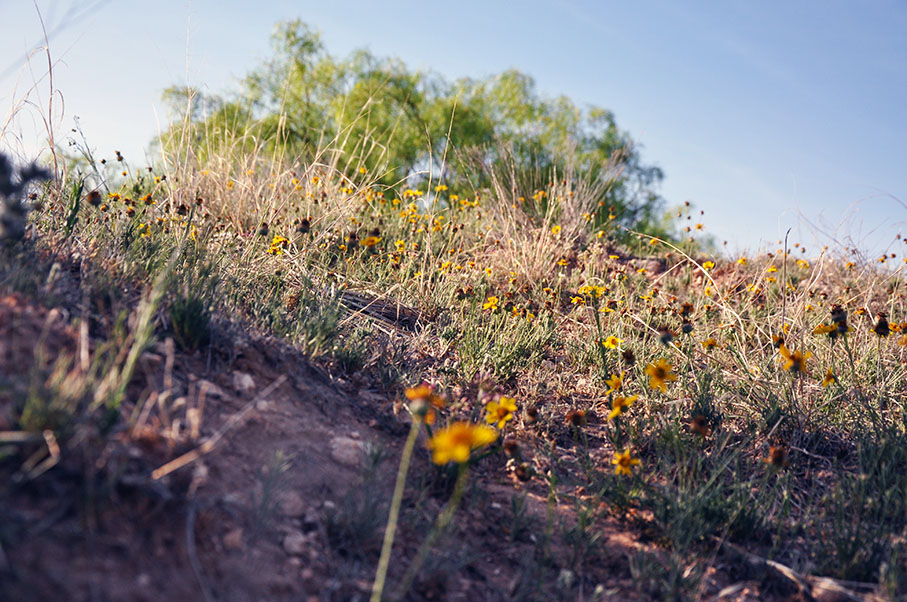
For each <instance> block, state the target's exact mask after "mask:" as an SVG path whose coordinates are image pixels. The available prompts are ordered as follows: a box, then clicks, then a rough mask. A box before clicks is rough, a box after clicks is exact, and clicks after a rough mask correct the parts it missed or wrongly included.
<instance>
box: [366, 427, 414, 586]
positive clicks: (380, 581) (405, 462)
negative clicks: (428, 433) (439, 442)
mask: <svg viewBox="0 0 907 602" xmlns="http://www.w3.org/2000/svg"><path fill="white" fill-rule="evenodd" d="M421 424H422V420H421V419H420V418H418V417H416V416H413V423H412V426H411V427H410V429H409V437H407V439H406V444H405V445H404V446H403V457H402V458H400V469H399V470H398V471H397V483H396V485H395V487H394V497H393V498H392V499H391V508H390V514H389V515H388V517H387V529H385V531H384V544H383V545H382V546H381V558H380V559H379V560H378V570H377V571H376V572H375V583H374V584H373V585H372V597H371V599H370V600H371V602H381V594H382V593H383V592H384V582H385V580H386V579H387V569H388V567H389V566H390V560H391V550H392V549H393V547H394V536H395V535H396V533H397V519H398V518H399V516H400V505H401V504H402V502H403V490H404V488H405V487H406V473H407V472H409V462H410V460H412V457H413V447H415V445H416V437H417V436H418V435H419V427H420V426H421Z"/></svg>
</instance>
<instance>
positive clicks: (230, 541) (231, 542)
mask: <svg viewBox="0 0 907 602" xmlns="http://www.w3.org/2000/svg"><path fill="white" fill-rule="evenodd" d="M224 547H225V548H227V549H228V550H241V549H242V548H243V539H242V527H236V528H235V529H233V530H232V531H229V532H228V533H227V534H226V535H224Z"/></svg>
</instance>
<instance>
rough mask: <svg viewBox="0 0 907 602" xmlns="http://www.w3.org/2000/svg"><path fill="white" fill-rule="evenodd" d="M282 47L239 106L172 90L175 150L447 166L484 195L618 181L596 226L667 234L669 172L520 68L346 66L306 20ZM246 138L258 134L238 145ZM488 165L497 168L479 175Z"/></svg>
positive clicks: (376, 61)
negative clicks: (477, 71)
mask: <svg viewBox="0 0 907 602" xmlns="http://www.w3.org/2000/svg"><path fill="white" fill-rule="evenodd" d="M272 43H273V49H274V54H273V57H272V58H271V59H270V60H268V61H267V62H265V63H264V64H263V65H261V66H260V67H259V68H257V69H255V70H254V71H253V72H252V73H250V74H249V75H248V76H247V77H246V78H245V79H244V81H243V83H242V89H241V90H240V92H239V93H237V94H235V95H233V96H232V97H231V98H230V99H229V100H224V99H221V98H217V97H203V96H201V95H199V94H198V93H197V91H194V90H190V89H185V88H171V89H169V90H168V91H167V92H165V98H166V99H168V100H169V101H170V103H171V104H172V105H173V106H175V107H179V108H181V111H182V114H184V115H185V116H186V119H185V120H183V121H182V122H181V123H180V124H178V125H177V126H176V127H175V128H172V129H171V131H170V132H168V134H167V136H165V139H164V141H163V142H164V144H165V145H166V144H168V143H173V142H174V141H175V140H177V139H178V138H176V137H177V136H181V137H182V138H179V139H182V140H185V136H186V132H187V130H188V132H189V133H190V138H189V139H190V140H192V142H193V144H194V145H196V147H197V148H196V149H195V150H196V152H197V153H198V154H199V155H201V156H204V155H206V154H210V153H214V152H217V151H218V150H219V147H220V146H221V145H223V144H225V143H228V142H229V143H230V144H231V145H232V148H236V147H237V145H238V146H239V147H240V148H242V146H243V144H249V145H253V144H256V145H261V144H265V145H266V146H267V147H269V148H270V149H273V150H281V151H285V152H287V153H289V154H290V155H291V156H294V157H299V158H301V159H303V160H312V159H314V158H319V159H322V160H324V159H325V156H326V155H327V157H328V158H329V159H330V161H332V162H333V163H332V164H333V165H335V166H336V167H338V168H339V169H341V170H343V171H346V172H349V173H354V172H355V171H356V170H358V169H359V168H361V167H364V168H366V169H367V170H368V171H369V172H370V173H371V174H374V176H375V177H376V178H377V179H378V180H379V182H380V183H381V184H383V185H387V186H394V185H397V184H399V183H401V182H402V181H404V180H405V179H407V178H416V179H418V178H424V177H425V174H426V173H431V174H432V175H433V177H435V178H437V177H438V175H439V174H441V173H442V167H443V177H444V180H445V183H447V184H448V185H449V186H450V187H451V189H453V188H455V187H461V188H472V189H476V190H478V189H482V188H484V187H486V186H488V184H489V182H488V178H489V175H488V174H489V173H493V172H494V170H496V169H497V170H510V171H511V172H515V173H516V178H515V180H516V183H517V185H518V187H519V188H520V190H519V194H523V195H526V196H529V195H531V194H532V192H533V188H534V187H542V186H544V182H545V181H548V180H550V179H551V178H553V177H555V174H565V173H572V174H574V176H575V177H580V178H586V179H588V180H594V179H596V178H599V177H607V178H609V179H610V182H609V185H608V186H607V187H605V188H603V189H602V191H601V195H602V198H601V199H600V200H599V202H598V203H597V209H596V211H595V213H594V216H593V223H594V225H600V224H602V223H604V222H606V221H607V220H608V219H609V214H611V213H612V212H613V213H614V214H616V215H617V216H618V221H619V222H621V223H623V224H625V225H627V226H630V227H634V228H640V229H643V230H646V231H649V232H653V233H658V234H662V235H664V234H666V232H665V225H664V221H663V217H662V216H663V205H664V203H663V200H662V199H661V197H660V196H659V195H658V193H657V187H658V185H659V184H660V182H661V180H662V178H663V174H662V171H661V170H660V169H659V168H658V167H655V166H652V165H648V164H646V163H644V162H643V160H642V158H641V156H640V154H639V149H638V146H637V145H636V144H634V142H633V140H632V138H631V137H630V135H629V134H628V133H627V132H625V131H623V130H621V129H620V128H619V127H618V126H617V123H616V121H615V118H614V115H613V113H611V112H610V111H607V110H605V109H603V108H600V107H595V106H590V107H585V108H583V107H578V106H577V105H576V104H575V103H574V102H573V101H572V100H570V99H569V98H568V97H566V96H558V97H556V98H547V97H545V96H543V95H541V94H540V93H539V92H538V90H537V88H536V84H535V81H534V80H533V79H532V78H531V77H530V76H528V75H526V74H524V73H521V72H519V71H516V70H509V71H505V72H504V73H501V74H499V75H495V76H492V77H488V78H485V79H469V78H463V79H459V80H456V81H454V82H450V81H447V80H445V79H444V78H443V77H441V76H439V75H437V74H435V73H431V72H419V71H413V70H411V69H410V68H409V67H407V66H406V65H405V64H404V63H403V62H401V61H399V60H397V59H388V58H379V57H375V56H374V55H372V54H371V53H369V52H368V51H365V50H358V51H356V52H354V53H352V54H351V55H350V56H349V57H347V58H346V59H343V60H339V59H337V58H335V57H333V56H331V55H330V54H329V53H328V52H327V50H326V49H325V47H324V44H323V42H322V40H321V36H320V35H319V34H318V32H316V31H315V30H313V29H312V28H310V27H309V26H308V25H306V24H305V23H303V22H302V21H299V20H296V21H288V22H282V23H279V24H278V25H277V27H276V28H275V32H274V34H273V37H272ZM228 133H232V134H233V137H232V138H231V137H230V136H228V135H227V134H228ZM238 134H251V135H249V136H247V137H246V138H245V140H246V141H247V142H242V141H240V142H238V143H237V140H236V136H237V135H238ZM503 149H506V152H504V151H503ZM477 162H478V163H481V164H483V165H484V166H485V167H486V168H487V169H485V170H476V169H475V166H476V164H477ZM606 170H607V173H606Z"/></svg>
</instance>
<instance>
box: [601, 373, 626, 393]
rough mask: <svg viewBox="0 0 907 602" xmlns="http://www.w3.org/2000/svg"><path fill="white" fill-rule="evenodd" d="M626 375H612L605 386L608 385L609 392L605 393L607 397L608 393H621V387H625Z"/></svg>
mask: <svg viewBox="0 0 907 602" xmlns="http://www.w3.org/2000/svg"><path fill="white" fill-rule="evenodd" d="M624 374H626V373H625V372H621V373H620V374H619V375H618V374H612V375H611V378H609V379H608V380H606V381H605V384H606V385H608V390H607V391H605V395H607V394H608V393H617V392H618V391H620V389H621V387H623V386H624Z"/></svg>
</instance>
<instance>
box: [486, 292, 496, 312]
mask: <svg viewBox="0 0 907 602" xmlns="http://www.w3.org/2000/svg"><path fill="white" fill-rule="evenodd" d="M482 309H490V310H491V311H497V310H498V298H497V297H494V296H492V297H488V299H486V300H485V303H484V304H483V305H482Z"/></svg>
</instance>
